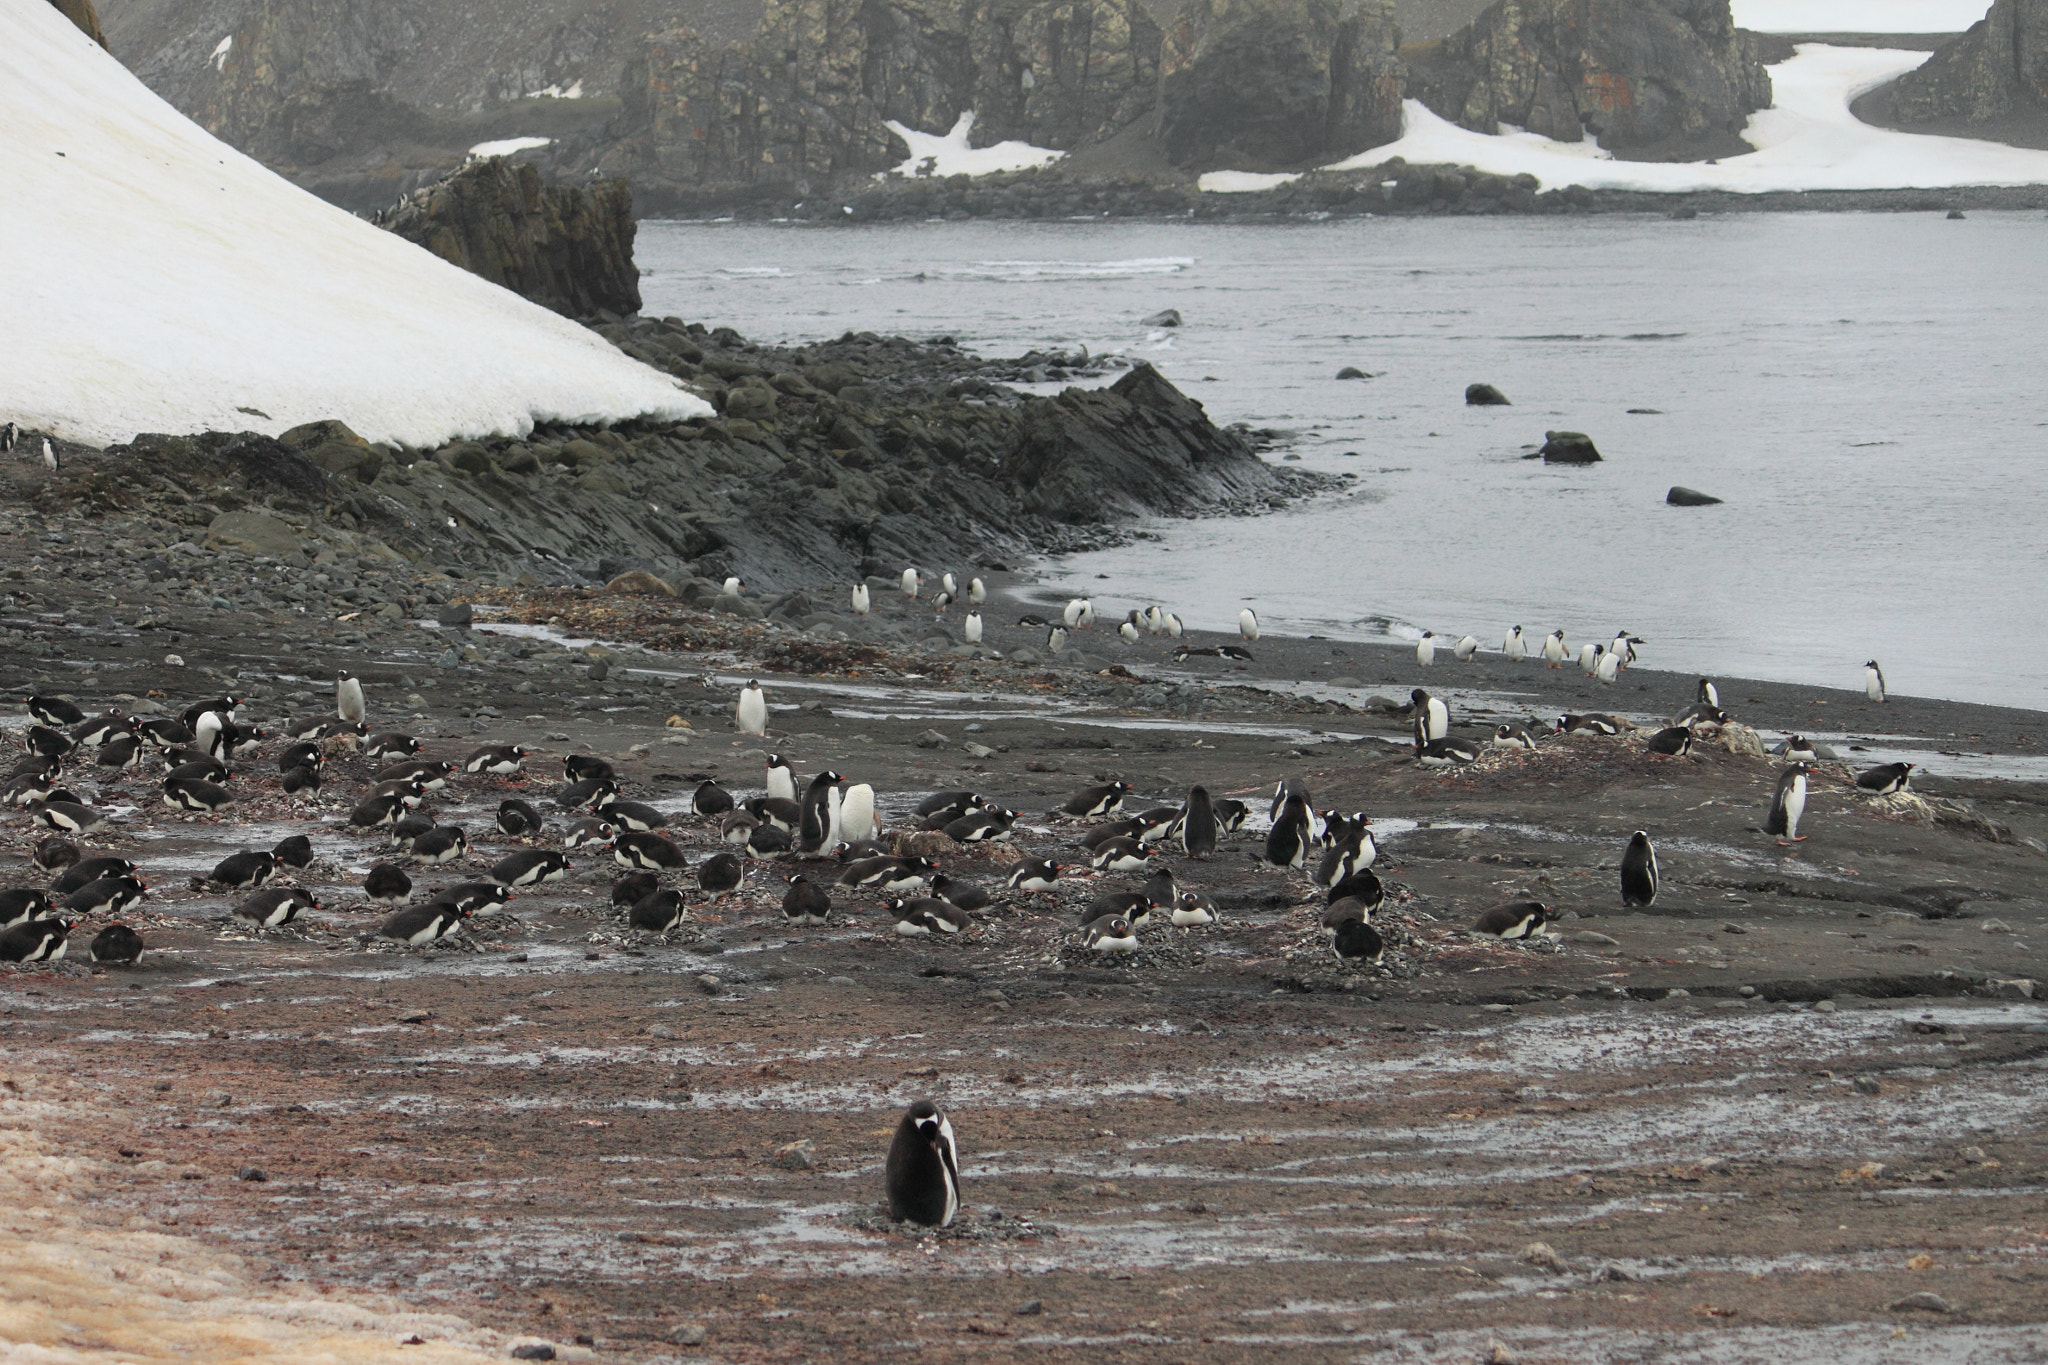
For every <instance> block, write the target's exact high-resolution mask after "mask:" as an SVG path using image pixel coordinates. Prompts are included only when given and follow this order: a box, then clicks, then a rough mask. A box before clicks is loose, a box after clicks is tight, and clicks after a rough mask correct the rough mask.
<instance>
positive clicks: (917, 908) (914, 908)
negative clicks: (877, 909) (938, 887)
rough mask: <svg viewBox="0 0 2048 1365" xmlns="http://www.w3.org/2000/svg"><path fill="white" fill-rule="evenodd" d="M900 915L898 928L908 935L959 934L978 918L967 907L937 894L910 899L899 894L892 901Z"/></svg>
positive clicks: (897, 921)
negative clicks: (941, 898)
mask: <svg viewBox="0 0 2048 1365" xmlns="http://www.w3.org/2000/svg"><path fill="white" fill-rule="evenodd" d="M889 913H891V914H892V915H894V916H895V917H896V932H897V933H898V934H900V935H902V936H903V937H904V938H928V937H930V936H931V935H933V934H957V933H959V932H960V931H961V930H962V929H965V928H967V927H968V926H969V925H971V924H972V923H973V922H974V921H973V920H972V919H971V918H969V917H968V914H967V912H966V911H965V910H962V909H961V908H960V907H959V906H957V905H955V904H953V902H951V901H948V900H940V899H939V898H938V897H937V896H919V897H918V898H917V899H915V900H906V899H905V898H903V897H901V896H898V897H897V898H896V899H895V900H892V901H890V902H889Z"/></svg>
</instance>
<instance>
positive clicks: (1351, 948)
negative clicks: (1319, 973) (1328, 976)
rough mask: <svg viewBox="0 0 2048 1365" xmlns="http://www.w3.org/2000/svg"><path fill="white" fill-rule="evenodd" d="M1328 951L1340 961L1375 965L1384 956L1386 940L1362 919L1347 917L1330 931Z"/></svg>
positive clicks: (1369, 965) (1378, 963)
mask: <svg viewBox="0 0 2048 1365" xmlns="http://www.w3.org/2000/svg"><path fill="white" fill-rule="evenodd" d="M1330 951H1331V952H1334V953H1335V954H1336V955H1337V957H1338V958H1339V959H1340V960H1342V961H1348V962H1359V963H1363V964H1364V965H1365V966H1368V967H1377V966H1379V965H1380V962H1381V960H1382V959H1383V958H1384V957H1385V956H1386V951H1387V941H1386V939H1384V938H1382V937H1381V936H1380V931H1379V930H1377V929H1375V928H1373V927H1372V925H1370V924H1368V923H1366V922H1365V921H1364V920H1362V919H1347V920H1345V921H1344V922H1343V923H1341V924H1339V925H1338V926H1337V927H1336V928H1335V929H1334V930H1332V931H1331V933H1330Z"/></svg>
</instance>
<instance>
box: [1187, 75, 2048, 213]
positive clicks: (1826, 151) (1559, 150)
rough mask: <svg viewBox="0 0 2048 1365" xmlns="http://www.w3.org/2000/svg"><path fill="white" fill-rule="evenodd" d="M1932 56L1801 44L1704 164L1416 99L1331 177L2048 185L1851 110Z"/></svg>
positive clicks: (2034, 163) (1221, 182)
mask: <svg viewBox="0 0 2048 1365" xmlns="http://www.w3.org/2000/svg"><path fill="white" fill-rule="evenodd" d="M1927 55H1928V54H1926V53H1925V52H1900V51H1895V50H1892V49H1889V48H1864V47H1831V46H1827V45H1825V44H1816V43H1802V44H1800V46H1799V48H1798V50H1797V54H1796V55H1795V56H1794V57H1793V58H1792V59H1791V60H1790V61H1787V62H1783V63H1780V64H1779V65H1777V66H1774V67H1772V68H1771V86H1772V89H1773V91H1774V92H1775V99H1776V101H1777V102H1776V103H1775V104H1774V105H1772V106H1771V107H1770V108H1769V109H1765V110H1763V111H1762V112H1760V113H1757V114H1753V115H1751V116H1750V120H1749V125H1748V126H1747V127H1746V128H1744V129H1743V133H1742V135H1743V137H1744V138H1745V139H1747V140H1748V142H1749V144H1750V145H1751V146H1753V147H1755V148H1757V150H1756V151H1754V152H1751V153H1748V154H1747V155H1744V156H1733V157H1724V158H1722V159H1721V161H1720V162H1719V163H1718V164H1709V163H1705V162H1668V163H1667V162H1642V161H1616V160H1614V159H1613V158H1612V157H1611V156H1610V155H1609V154H1608V153H1606V152H1603V151H1601V150H1600V149H1599V147H1597V146H1595V145H1594V144H1593V143H1592V142H1591V141H1585V142H1552V141H1550V140H1549V139H1548V138H1543V137H1538V136H1536V135H1535V134H1533V133H1525V132H1521V131H1518V130H1513V129H1504V130H1503V131H1502V132H1501V133H1500V134H1498V135H1496V136H1488V135H1487V134H1484V133H1475V132H1471V131H1470V130H1468V129H1464V128H1460V127H1458V126H1457V125H1456V124H1454V123H1447V122H1445V121H1444V120H1443V119H1440V118H1438V117H1437V116H1436V115H1435V114H1432V113H1430V112H1429V110H1427V109H1425V108H1423V107H1422V105H1421V104H1420V103H1419V102H1417V101H1415V100H1409V101H1408V102H1407V104H1406V106H1405V108H1404V114H1403V118H1402V136H1401V140H1400V141H1399V142H1391V143H1388V144H1387V145H1386V146H1384V147H1375V148H1373V149H1372V150H1371V151H1367V152H1360V153H1359V154H1358V155H1357V156H1354V157H1351V158H1349V159H1348V160H1344V161H1339V162H1337V163H1335V164H1334V165H1332V166H1330V167H1327V168H1326V169H1329V170H1338V171H1346V170H1362V169H1364V168H1366V167H1368V166H1376V165H1378V164H1380V163H1381V162H1383V161H1386V160H1388V159H1389V158H1391V157H1397V156H1398V157H1404V158H1406V159H1407V160H1409V161H1411V162H1416V163H1444V162H1449V163H1452V164H1454V165H1460V166H1475V167H1477V168H1478V169H1480V170H1482V171H1492V172H1494V173H1496V174H1499V175H1519V174H1521V173H1522V172H1525V171H1526V172H1528V173H1529V174H1530V175H1533V176H1535V177H1536V178H1537V180H1539V181H1541V182H1542V184H1543V187H1544V188H1545V189H1552V188H1555V187H1557V186H1561V185H1584V186H1586V187H1587V188H1588V189H1614V190H1656V191H1666V192H1683V191H1691V190H1728V191H1731V192H1733V193H1736V194H1766V193H1769V192H1772V191H1776V190H1890V189H1942V188H1946V187H1950V186H1956V185H2040V184H2048V151H2036V150H2033V149H2030V148H2023V147H2007V146H2005V145H2003V144H2001V143H1996V142H1979V141H1976V140H1974V139H1970V138H1956V137H1927V136H1923V135H1921V134H1917V133H1897V132H1892V131H1891V130H1889V129H1886V128H1873V127H1871V126H1870V125H1869V124H1867V123H1863V122H1861V121H1859V120H1858V119H1857V118H1856V116H1855V115H1853V114H1851V113H1850V112H1849V102H1850V101H1851V100H1853V99H1855V98H1856V97H1857V96H1859V95H1862V94H1864V93H1865V92H1867V91H1869V90H1873V89H1875V88H1876V87H1878V86H1880V85H1883V84H1884V83H1885V82H1886V81H1889V80H1892V79H1894V78H1896V77H1898V76H1900V75H1903V74H1904V73H1905V72H1908V71H1911V70H1912V69H1913V68H1914V67H1917V66H1919V65H1920V64H1921V63H1922V62H1924V61H1926V60H1927ZM1297 178H1298V177H1295V176H1291V175H1251V174H1248V173H1245V172H1239V171H1217V172H1212V173H1210V174H1208V175H1205V176H1203V177H1202V178H1201V180H1200V182H1199V184H1200V186H1201V188H1202V189H1204V190H1208V191H1211V192H1214V193H1218V194H1243V193H1247V192H1250V191H1255V190H1266V189H1272V188H1274V187H1276V186H1279V185H1284V184H1287V183H1288V182H1289V181H1291V180H1294V179H1297Z"/></svg>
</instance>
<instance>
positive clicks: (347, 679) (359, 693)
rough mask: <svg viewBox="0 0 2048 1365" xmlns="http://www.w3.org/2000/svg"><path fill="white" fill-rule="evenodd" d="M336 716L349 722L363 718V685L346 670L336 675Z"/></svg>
mask: <svg viewBox="0 0 2048 1365" xmlns="http://www.w3.org/2000/svg"><path fill="white" fill-rule="evenodd" d="M334 714H335V715H337V716H339V717H340V718H341V719H343V720H347V721H359V720H361V719H362V718H363V684H362V682H361V680H359V679H358V678H357V677H356V675H355V674H353V673H351V672H349V671H348V670H347V669H345V668H344V669H342V670H341V672H339V673H337V674H335V675H334Z"/></svg>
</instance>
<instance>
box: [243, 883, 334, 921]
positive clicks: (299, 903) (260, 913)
mask: <svg viewBox="0 0 2048 1365" xmlns="http://www.w3.org/2000/svg"><path fill="white" fill-rule="evenodd" d="M319 908H320V902H319V901H317V900H315V899H314V898H313V893H312V892H310V891H306V890H303V889H302V888H300V887H296V886H273V887H270V888H269V889H267V890H264V891H258V892H257V893H256V894H255V895H253V896H251V897H249V899H247V900H245V901H243V902H242V903H241V904H240V905H238V906H236V907H235V918H236V919H240V920H247V921H248V922H249V923H251V924H253V925H255V926H256V927H257V928H259V929H275V928H277V927H278V926H279V925H281V924H290V923H291V922H292V921H293V920H295V919H297V918H298V917H299V911H301V910H318V909H319Z"/></svg>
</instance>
